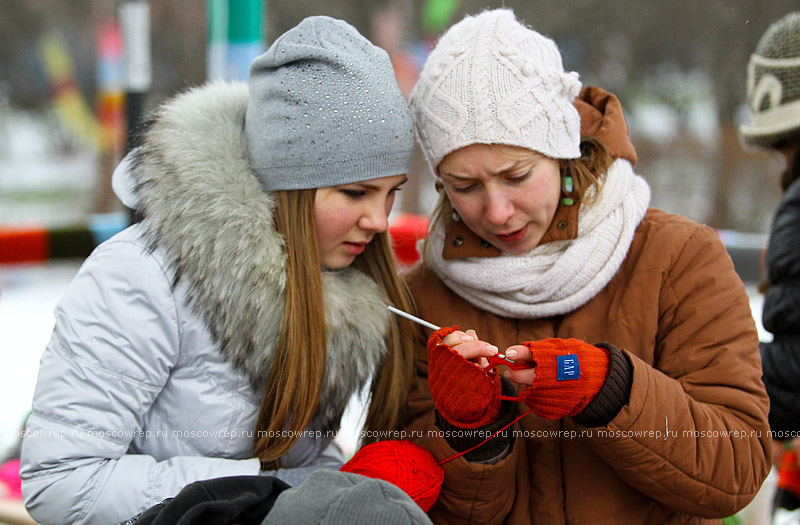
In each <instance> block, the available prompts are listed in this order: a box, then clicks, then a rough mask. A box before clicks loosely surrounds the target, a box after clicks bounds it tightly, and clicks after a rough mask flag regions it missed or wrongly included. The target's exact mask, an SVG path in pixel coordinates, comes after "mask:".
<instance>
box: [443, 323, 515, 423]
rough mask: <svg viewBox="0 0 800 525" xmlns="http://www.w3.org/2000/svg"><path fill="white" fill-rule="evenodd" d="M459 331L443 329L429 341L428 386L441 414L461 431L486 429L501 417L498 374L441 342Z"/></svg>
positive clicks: (452, 328) (453, 328)
mask: <svg viewBox="0 0 800 525" xmlns="http://www.w3.org/2000/svg"><path fill="white" fill-rule="evenodd" d="M456 330H458V327H457V326H453V327H445V328H440V329H439V330H437V331H435V332H434V333H433V334H432V335H431V337H430V339H428V384H429V385H430V389H431V397H433V402H434V403H435V404H436V408H437V410H439V413H440V414H441V415H442V416H443V417H444V418H445V419H446V420H447V421H449V422H450V423H451V424H453V425H455V426H457V427H461V428H479V427H485V426H486V425H490V424H492V423H494V422H495V421H497V419H499V417H500V407H501V404H502V402H501V400H500V395H501V394H502V390H501V384H500V378H499V377H498V376H497V372H496V371H494V370H492V371H491V372H488V371H486V370H484V369H482V368H481V367H480V366H479V365H478V364H476V363H473V362H471V361H467V360H466V359H464V358H463V357H462V356H461V355H460V354H459V353H458V352H456V351H455V350H453V349H452V348H450V347H449V346H447V345H445V344H441V341H442V339H444V338H445V337H447V336H448V335H449V334H451V333H453V332H455V331H456Z"/></svg>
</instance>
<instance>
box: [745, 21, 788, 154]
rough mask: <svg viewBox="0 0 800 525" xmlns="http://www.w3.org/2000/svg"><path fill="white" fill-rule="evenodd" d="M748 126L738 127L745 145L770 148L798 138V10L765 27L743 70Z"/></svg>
mask: <svg viewBox="0 0 800 525" xmlns="http://www.w3.org/2000/svg"><path fill="white" fill-rule="evenodd" d="M747 105H748V106H749V108H750V110H751V112H752V113H753V121H752V123H749V124H745V125H742V126H741V127H740V128H739V131H740V133H741V134H742V138H743V139H744V140H745V142H747V143H749V144H753V145H757V146H767V147H771V146H773V145H777V144H779V143H780V142H782V141H785V140H789V139H792V138H794V137H796V136H800V11H797V12H794V13H789V14H788V15H786V16H784V17H783V18H781V19H780V20H778V21H777V22H774V23H773V24H771V25H770V26H769V28H767V30H766V31H765V32H764V34H763V35H762V36H761V39H760V40H759V42H758V45H757V46H756V51H755V53H753V54H752V55H751V57H750V63H749V65H748V68H747Z"/></svg>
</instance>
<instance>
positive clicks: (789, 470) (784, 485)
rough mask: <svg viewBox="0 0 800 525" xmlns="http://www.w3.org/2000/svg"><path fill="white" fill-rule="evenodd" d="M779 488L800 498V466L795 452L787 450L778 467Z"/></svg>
mask: <svg viewBox="0 0 800 525" xmlns="http://www.w3.org/2000/svg"><path fill="white" fill-rule="evenodd" d="M778 488H779V489H783V490H785V491H786V492H791V493H792V494H793V495H794V496H795V497H797V498H800V466H798V463H797V454H795V452H794V450H787V451H786V452H784V453H783V457H781V464H780V465H778Z"/></svg>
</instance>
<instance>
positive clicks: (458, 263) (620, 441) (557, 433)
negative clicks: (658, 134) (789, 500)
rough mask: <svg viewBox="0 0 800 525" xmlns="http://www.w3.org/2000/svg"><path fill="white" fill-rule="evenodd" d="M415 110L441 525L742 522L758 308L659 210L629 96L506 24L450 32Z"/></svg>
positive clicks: (703, 240) (762, 430)
mask: <svg viewBox="0 0 800 525" xmlns="http://www.w3.org/2000/svg"><path fill="white" fill-rule="evenodd" d="M579 94H580V95H579ZM576 97H579V98H578V100H576ZM410 103H411V106H412V113H413V115H414V120H415V125H416V128H417V132H418V137H419V140H420V143H421V145H422V149H423V151H424V153H425V155H426V158H427V160H428V162H429V164H430V166H431V168H432V170H433V171H434V173H435V175H436V177H437V178H436V181H437V186H438V187H439V188H440V189H441V190H442V191H441V198H440V201H439V204H438V208H437V211H436V214H435V216H434V217H433V219H432V225H431V229H430V231H429V235H428V238H427V240H426V246H425V249H424V253H423V255H424V261H423V264H422V265H420V266H417V267H415V268H414V269H412V270H411V271H410V273H409V274H408V277H407V280H408V282H409V285H410V287H411V290H412V293H413V294H414V300H415V302H416V304H417V307H418V309H419V312H420V314H421V316H422V317H423V318H425V319H426V320H428V321H430V322H432V323H434V324H435V325H438V326H442V327H444V328H441V329H439V330H437V331H435V332H434V333H433V334H432V335H431V336H430V338H429V339H428V342H427V348H426V346H424V345H420V346H419V347H418V349H417V354H416V371H417V377H416V379H415V381H414V383H413V390H412V392H411V394H410V396H409V412H410V414H409V418H410V419H409V426H408V428H409V429H410V430H412V431H414V430H416V431H419V432H420V434H419V435H421V436H422V437H421V438H420V439H418V440H417V442H418V443H419V444H421V445H422V446H424V447H425V448H427V449H428V450H430V451H431V452H432V453H433V455H434V457H436V459H437V460H439V461H443V460H445V459H450V461H447V462H446V463H444V469H445V477H444V484H443V487H442V492H441V495H440V496H439V499H438V501H437V503H436V504H435V505H434V507H433V508H432V509H431V511H430V516H431V518H432V520H433V521H434V522H435V523H467V522H469V523H534V522H537V523H538V522H541V523H593V524H612V523H613V524H621V523H632V524H633V523H635V524H653V523H719V518H723V517H726V516H730V515H732V514H734V513H735V512H737V510H739V509H740V508H742V507H744V506H745V505H746V504H747V503H748V502H749V501H750V500H751V499H752V498H753V497H754V496H755V495H756V493H757V492H758V489H759V487H760V486H761V483H762V482H763V480H764V479H765V477H766V476H767V473H768V472H769V463H770V462H769V456H770V453H771V450H770V447H771V440H770V438H769V435H768V432H767V431H768V425H767V412H768V399H767V395H766V392H765V391H764V385H763V384H762V382H761V367H760V361H759V354H758V336H757V332H756V328H755V324H754V321H753V318H752V316H751V314H750V307H749V301H748V297H747V294H746V292H745V288H744V285H743V283H742V282H741V280H740V278H739V277H738V275H737V274H736V272H735V270H734V267H733V264H732V262H731V259H730V257H729V256H728V255H727V253H726V251H725V248H724V246H723V244H722V243H721V241H720V239H719V236H718V235H717V233H716V232H715V231H714V230H713V229H711V228H709V227H706V226H703V225H700V224H697V223H695V222H693V221H690V220H688V219H686V218H683V217H680V216H676V215H672V214H668V213H665V212H663V211H660V210H656V209H652V208H649V202H650V190H649V187H648V185H647V183H646V182H645V180H644V179H643V178H641V177H640V176H638V175H636V174H635V173H634V171H633V163H634V162H635V160H636V157H635V152H634V151H633V148H632V145H631V144H630V141H629V139H628V136H627V125H626V124H625V120H624V116H623V114H622V109H621V106H620V104H619V102H618V101H617V100H616V97H614V96H613V95H610V94H607V93H606V94H602V92H601V91H599V90H597V89H596V88H588V89H584V90H583V91H581V83H580V81H579V79H578V75H577V74H576V73H571V72H566V71H564V69H563V66H562V60H561V55H560V53H559V50H558V48H557V47H556V45H555V43H554V42H553V41H552V40H550V39H549V38H546V37H545V36H543V35H541V34H539V33H537V32H535V31H533V30H532V29H529V28H527V27H525V26H524V25H522V24H521V23H520V22H519V21H517V20H516V18H515V17H514V14H513V12H511V11H510V10H505V9H499V10H492V11H486V12H484V13H482V14H480V15H478V16H474V17H466V18H465V19H464V20H462V21H461V22H459V23H457V24H455V25H454V26H453V27H451V28H450V29H449V30H448V31H447V32H446V33H445V34H444V36H442V38H441V39H440V40H439V43H438V44H437V46H436V48H435V49H434V50H433V52H432V53H431V54H430V56H429V57H428V59H427V62H426V64H425V66H424V68H423V71H422V73H421V75H420V79H419V81H418V82H417V85H416V86H415V88H414V91H413V93H412V95H411V100H410ZM456 326H458V327H460V328H462V329H463V330H457V329H456ZM467 329H471V330H467ZM498 348H500V349H504V350H503V353H505V355H506V356H507V357H509V358H511V359H514V360H516V363H515V364H514V367H515V369H514V370H510V369H508V368H507V367H506V366H504V365H499V364H497V363H496V362H495V361H494V359H496V358H497V355H496V354H497V353H498ZM489 360H492V362H491V363H489ZM520 367H523V368H520ZM520 418H521V419H520ZM517 420H519V421H518V422H516V421H517ZM511 424H513V426H511V427H509V430H508V431H506V432H502V433H500V434H498V435H497V436H496V437H494V438H492V439H490V440H488V441H485V440H486V438H487V436H490V435H492V434H493V433H495V432H497V431H500V430H502V429H503V428H506V427H507V426H508V425H511ZM476 447H477V448H476ZM457 454H463V455H461V456H459V457H455V456H456V455H457Z"/></svg>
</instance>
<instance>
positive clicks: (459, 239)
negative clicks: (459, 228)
mask: <svg viewBox="0 0 800 525" xmlns="http://www.w3.org/2000/svg"><path fill="white" fill-rule="evenodd" d="M463 244H464V237H462V236H461V235H456V236H455V237H453V246H455V247H456V248H460V247H461V246H463Z"/></svg>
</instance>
